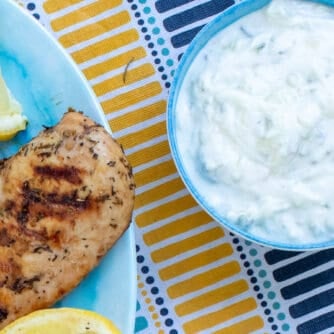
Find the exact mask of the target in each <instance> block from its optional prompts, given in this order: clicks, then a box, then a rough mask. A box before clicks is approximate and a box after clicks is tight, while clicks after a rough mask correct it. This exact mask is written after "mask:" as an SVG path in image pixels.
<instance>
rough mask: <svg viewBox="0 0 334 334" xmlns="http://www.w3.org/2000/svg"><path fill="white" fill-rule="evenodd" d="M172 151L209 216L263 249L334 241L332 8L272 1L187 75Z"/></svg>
mask: <svg viewBox="0 0 334 334" xmlns="http://www.w3.org/2000/svg"><path fill="white" fill-rule="evenodd" d="M176 126H177V129H176V142H177V145H178V147H179V155H180V157H181V159H182V163H183V165H184V168H185V170H186V173H187V174H188V176H189V177H190V178H191V179H192V182H193V186H194V187H195V188H196V189H197V191H198V192H200V193H201V194H202V195H203V197H204V198H205V201H206V203H208V205H209V206H210V207H211V208H213V210H215V211H216V212H218V213H219V215H221V216H223V217H225V218H226V219H227V220H229V221H230V222H233V223H234V224H236V225H237V226H239V228H241V229H242V230H244V231H246V232H248V233H251V234H253V235H256V236H258V237H260V238H263V239H265V240H270V241H274V242H283V243H293V244H305V243H314V242H323V241H329V240H333V239H334V8H332V7H328V6H325V5H320V4H316V3H312V2H310V1H303V0H299V1H298V0H274V1H272V2H271V3H270V5H268V6H266V7H264V8H262V9H260V10H258V11H256V12H254V13H252V14H250V15H247V16H245V17H243V18H241V19H240V20H238V21H237V22H235V23H233V24H232V25H230V26H229V27H227V28H226V29H223V31H221V32H219V33H218V34H217V35H216V36H214V38H213V39H212V40H211V41H209V42H208V44H207V45H206V46H205V47H204V48H203V49H202V50H201V52H200V53H199V55H198V56H197V57H196V59H195V61H194V63H193V64H192V65H191V67H190V69H189V72H188V73H187V75H186V77H185V79H184V82H183V84H182V88H181V90H180V95H179V97H178V102H177V105H176Z"/></svg>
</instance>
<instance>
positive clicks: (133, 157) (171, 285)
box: [43, 0, 263, 334]
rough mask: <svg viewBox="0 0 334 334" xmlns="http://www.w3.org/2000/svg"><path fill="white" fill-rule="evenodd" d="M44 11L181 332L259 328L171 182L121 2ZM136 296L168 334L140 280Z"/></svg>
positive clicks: (193, 208)
mask: <svg viewBox="0 0 334 334" xmlns="http://www.w3.org/2000/svg"><path fill="white" fill-rule="evenodd" d="M138 3H139V2H138ZM151 5H152V6H153V5H154V3H153V1H152V2H151ZM43 8H44V11H45V13H46V14H47V17H49V19H50V26H51V28H52V29H53V31H54V34H55V36H56V37H57V38H58V40H59V42H60V43H61V44H62V45H63V46H64V47H65V48H66V49H67V50H68V52H69V54H70V55H71V56H72V58H73V59H74V61H75V62H76V63H77V64H78V66H79V68H80V69H81V70H82V72H83V74H84V75H85V76H86V78H87V80H88V81H89V82H90V84H91V86H92V88H93V90H94V92H95V93H96V95H97V97H98V99H99V101H100V103H101V106H102V108H103V110H104V112H105V115H106V118H107V120H108V122H109V124H110V127H111V129H112V131H113V133H114V135H115V136H116V137H117V139H118V140H119V142H120V143H121V144H122V145H123V147H124V148H125V151H126V153H127V156H128V159H129V161H130V163H131V164H132V166H133V168H134V174H135V181H136V184H137V194H136V203H135V215H134V219H135V225H136V233H137V236H136V237H137V242H139V243H141V244H142V245H144V246H145V247H147V248H146V249H147V251H148V252H149V256H150V260H151V261H152V264H154V265H155V266H156V267H155V269H152V270H154V271H155V272H156V275H157V277H159V280H160V281H161V284H162V285H161V286H163V287H164V289H165V291H164V293H165V295H166V297H168V298H169V299H170V301H171V305H173V310H172V311H173V313H174V315H175V316H176V317H177V318H178V319H179V322H180V326H181V327H182V330H183V331H184V332H185V333H189V334H192V333H197V332H201V331H202V332H206V333H208V331H211V328H214V329H213V330H212V332H215V333H217V334H226V333H246V332H247V331H248V330H249V331H256V330H260V329H261V328H263V320H262V317H260V316H259V315H255V313H254V310H255V309H257V307H258V305H257V302H256V301H255V299H254V298H253V297H251V294H250V293H249V290H250V288H249V286H248V283H247V281H246V280H244V279H243V278H242V277H243V276H242V275H243V269H242V268H241V267H240V264H239V262H238V261H237V260H236V256H235V250H234V246H233V245H232V243H231V241H230V238H229V236H227V235H225V232H224V230H223V229H222V228H221V227H220V226H219V225H217V224H216V223H215V222H214V221H213V220H212V218H211V217H209V216H208V215H207V214H206V213H205V212H203V211H202V210H201V209H200V208H199V207H198V204H197V203H196V202H195V200H194V199H193V198H192V196H190V195H189V193H188V192H187V190H186V189H185V187H184V184H183V182H182V180H181V179H180V178H179V176H178V173H177V170H176V168H175V165H174V162H173V161H172V158H171V155H170V148H169V144H168V140H167V133H166V121H165V112H166V108H167V96H168V91H167V90H166V89H164V86H163V82H162V81H161V75H160V74H159V72H158V70H157V65H156V64H155V63H154V62H153V59H152V57H151V55H150V50H149V49H148V48H147V44H146V43H145V42H144V40H143V35H142V33H141V31H140V28H139V26H138V24H137V19H136V18H135V16H134V14H133V12H131V10H130V5H129V3H128V2H126V1H122V0H89V1H84V0H57V1H55V0H45V1H44V3H43ZM152 8H153V7H152ZM138 290H139V298H141V300H142V301H143V303H144V304H145V305H146V310H147V312H148V313H149V314H150V319H151V321H152V324H153V326H154V328H155V330H156V333H161V334H162V333H167V331H164V330H163V319H162V318H161V319H160V315H159V312H157V310H156V308H155V306H154V303H153V302H152V298H153V297H152V296H150V293H149V289H148V287H147V286H146V283H145V282H144V280H143V279H142V278H141V277H140V276H138ZM231 319H232V320H233V319H235V321H233V322H232V323H231V322H229V321H231ZM225 323H226V324H225ZM148 333H149V332H148ZM150 333H151V332H150Z"/></svg>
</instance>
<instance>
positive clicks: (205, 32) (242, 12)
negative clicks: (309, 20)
mask: <svg viewBox="0 0 334 334" xmlns="http://www.w3.org/2000/svg"><path fill="white" fill-rule="evenodd" d="M311 1H313V2H317V3H321V4H325V5H330V6H334V0H311ZM271 2H272V0H259V1H254V0H244V1H242V2H240V3H236V4H234V5H232V6H231V7H229V8H227V9H226V10H225V11H223V12H222V13H220V14H218V15H217V16H216V17H215V18H214V19H213V20H212V21H210V22H209V23H208V24H207V25H205V26H204V27H203V28H202V30H201V31H200V32H199V33H198V34H197V35H196V36H195V38H194V39H193V40H192V42H191V43H190V44H189V46H188V47H187V49H186V50H185V52H184V54H183V56H182V58H181V60H180V62H179V64H178V66H177V68H176V70H175V73H174V78H173V81H172V84H171V88H170V92H169V97H168V101H167V112H166V127H167V137H168V142H169V146H170V150H171V155H172V158H173V160H174V162H175V165H176V169H177V171H178V174H179V176H180V177H181V179H182V181H183V183H184V185H185V187H186V188H187V189H188V191H189V192H190V194H191V195H192V197H193V198H194V199H195V201H196V202H197V203H198V204H199V206H200V207H201V208H202V209H203V210H204V211H205V212H206V213H208V214H209V216H211V217H212V218H213V219H214V220H215V221H216V222H217V223H219V224H221V225H222V227H225V228H227V229H228V230H229V231H230V232H232V233H235V234H236V235H239V236H241V237H242V238H244V239H246V240H248V241H251V242H254V243H257V244H259V245H261V246H266V247H269V248H272V249H280V250H285V251H311V250H320V249H326V248H331V247H333V246H334V239H333V240H329V241H323V242H314V243H306V244H293V243H285V242H278V241H270V240H268V239H266V238H261V237H257V236H256V235H254V234H252V233H249V232H247V231H245V230H243V229H242V228H240V227H238V226H237V225H235V224H233V223H230V222H229V220H228V219H226V217H223V216H221V215H219V214H218V212H217V211H216V209H215V208H213V207H212V206H211V205H210V204H209V203H208V202H207V200H206V199H205V197H203V196H202V195H201V194H200V193H199V192H198V190H197V188H196V187H195V186H194V184H193V182H192V181H191V179H190V177H189V176H188V173H187V172H186V169H185V168H184V165H183V163H182V159H181V156H180V152H179V150H178V145H177V140H176V126H175V125H176V120H175V114H176V104H177V99H178V95H179V92H180V88H181V86H182V83H183V81H184V78H185V76H186V74H187V72H188V70H189V68H190V66H191V64H192V62H193V60H194V59H195V58H196V56H197V55H198V53H199V52H200V51H201V49H202V48H203V47H204V46H205V45H206V44H208V42H209V41H210V40H211V39H212V38H213V37H214V36H215V35H216V34H217V33H219V32H220V31H221V30H223V29H225V28H226V27H228V26H229V25H231V24H232V23H234V22H235V21H237V20H239V19H240V18H242V17H243V16H246V15H248V14H251V13H253V12H255V11H257V10H260V9H262V8H264V7H265V6H267V5H268V4H270V3H271Z"/></svg>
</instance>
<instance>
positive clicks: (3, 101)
mask: <svg viewBox="0 0 334 334" xmlns="http://www.w3.org/2000/svg"><path fill="white" fill-rule="evenodd" d="M26 126H27V118H26V117H25V116H24V115H23V114H22V107H21V105H20V104H19V102H18V101H17V100H16V99H15V98H14V96H13V95H12V93H11V92H10V90H9V89H8V87H7V86H6V83H5V81H4V79H3V78H2V75H1V71H0V141H4V140H9V139H11V138H13V137H14V136H15V135H16V133H17V132H19V131H21V130H24V129H25V128H26Z"/></svg>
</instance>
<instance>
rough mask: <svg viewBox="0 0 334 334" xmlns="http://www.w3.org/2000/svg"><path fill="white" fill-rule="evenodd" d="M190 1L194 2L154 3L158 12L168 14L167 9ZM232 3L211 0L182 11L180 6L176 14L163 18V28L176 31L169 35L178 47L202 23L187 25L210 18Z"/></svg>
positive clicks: (189, 38) (195, 31) (190, 38)
mask: <svg viewBox="0 0 334 334" xmlns="http://www.w3.org/2000/svg"><path fill="white" fill-rule="evenodd" d="M190 2H194V3H195V1H191V0H171V1H166V0H159V1H157V2H156V3H155V7H156V10H157V11H158V12H159V13H161V14H162V13H164V14H165V13H167V15H168V11H170V10H172V9H175V8H178V7H180V6H183V5H185V4H187V3H190ZM234 3H235V1H233V0H211V1H208V2H205V3H202V4H199V5H196V6H195V5H194V6H193V7H191V8H187V9H185V10H183V11H182V8H180V12H178V13H177V14H172V15H171V16H167V17H166V18H165V19H164V20H163V25H164V28H165V29H166V30H167V31H168V32H176V31H178V32H177V33H175V35H173V34H172V35H171V43H172V45H173V47H174V48H180V47H182V46H186V45H188V44H189V43H190V42H191V41H192V39H193V38H194V37H195V36H196V34H197V33H198V32H199V31H200V30H201V29H202V27H203V23H199V25H197V26H196V27H192V28H191V29H187V26H189V25H192V24H196V22H198V21H201V20H203V19H207V18H210V17H212V16H214V15H216V14H218V13H220V12H222V11H224V10H225V9H226V8H228V7H230V6H231V5H234Z"/></svg>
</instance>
